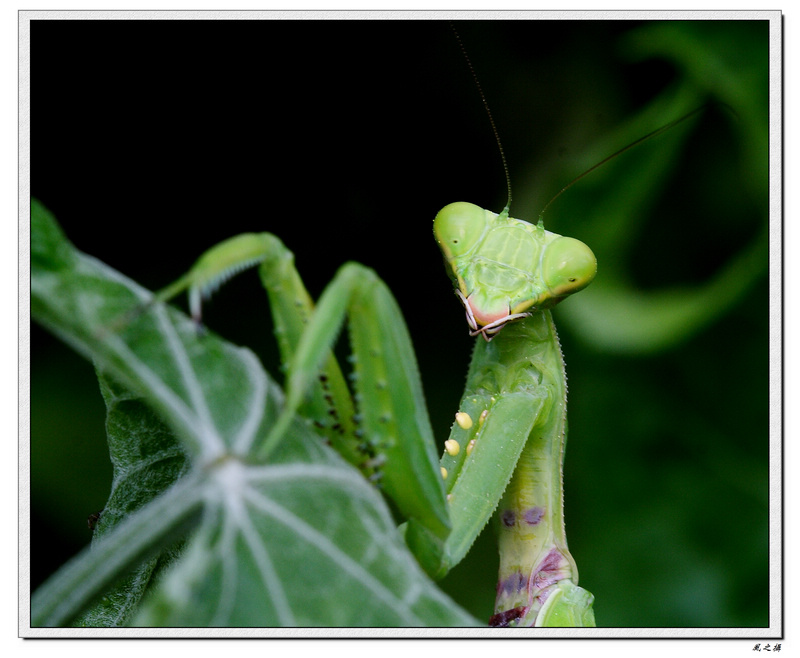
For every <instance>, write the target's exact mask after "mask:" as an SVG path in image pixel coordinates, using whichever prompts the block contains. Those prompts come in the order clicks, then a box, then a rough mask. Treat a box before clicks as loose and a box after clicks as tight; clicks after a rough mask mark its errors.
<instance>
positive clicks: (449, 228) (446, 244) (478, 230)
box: [433, 201, 486, 260]
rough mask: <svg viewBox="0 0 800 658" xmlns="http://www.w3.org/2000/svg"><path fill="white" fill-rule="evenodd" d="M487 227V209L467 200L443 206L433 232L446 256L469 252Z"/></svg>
mask: <svg viewBox="0 0 800 658" xmlns="http://www.w3.org/2000/svg"><path fill="white" fill-rule="evenodd" d="M485 229H486V211H485V210H484V209H483V208H479V207H478V206H476V205H474V204H472V203H466V202H465V201H457V202H456V203H451V204H450V205H447V206H445V207H444V208H442V209H441V210H440V211H439V212H438V213H437V215H436V218H435V219H434V220H433V233H434V235H435V236H436V241H437V242H438V243H439V246H440V247H441V249H442V252H443V253H444V255H445V258H447V259H448V260H449V259H451V258H458V257H459V256H463V255H464V254H466V253H468V252H469V251H470V250H471V249H472V248H473V247H474V246H475V244H476V243H477V242H478V241H479V240H480V238H481V236H482V235H483V232H484V230H485Z"/></svg>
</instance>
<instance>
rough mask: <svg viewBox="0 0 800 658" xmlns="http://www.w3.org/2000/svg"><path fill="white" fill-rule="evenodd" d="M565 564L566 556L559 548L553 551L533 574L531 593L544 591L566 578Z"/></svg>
mask: <svg viewBox="0 0 800 658" xmlns="http://www.w3.org/2000/svg"><path fill="white" fill-rule="evenodd" d="M565 563H566V560H565V559H564V556H563V555H562V554H561V552H560V551H559V550H558V549H557V548H554V549H553V550H551V551H550V552H549V553H548V554H547V555H546V556H545V558H544V560H542V561H541V562H540V563H539V568H538V569H536V570H535V571H534V572H533V573H532V574H531V578H530V585H529V589H530V591H537V590H543V589H544V588H545V587H549V586H550V585H553V584H554V583H557V582H558V581H559V580H561V579H562V578H564V577H565V575H566V574H564V572H563V568H564V566H565Z"/></svg>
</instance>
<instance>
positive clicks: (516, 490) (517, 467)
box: [154, 202, 597, 626]
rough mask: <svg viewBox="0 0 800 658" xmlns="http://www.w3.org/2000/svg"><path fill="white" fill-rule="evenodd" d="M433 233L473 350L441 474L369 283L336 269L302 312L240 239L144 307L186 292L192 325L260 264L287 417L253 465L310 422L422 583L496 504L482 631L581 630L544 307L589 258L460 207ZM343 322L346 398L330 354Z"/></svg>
mask: <svg viewBox="0 0 800 658" xmlns="http://www.w3.org/2000/svg"><path fill="white" fill-rule="evenodd" d="M434 234H435V238H436V240H437V242H438V243H439V246H440V247H441V249H442V253H443V255H444V257H445V261H446V263H447V265H448V268H449V270H450V273H451V275H452V277H453V279H454V281H455V283H456V294H457V296H458V297H459V299H460V300H461V302H462V303H463V305H464V308H465V310H466V315H467V322H468V325H469V328H470V334H471V335H473V336H480V337H481V339H482V340H481V339H479V341H478V346H477V347H476V350H475V352H474V355H473V360H472V365H471V366H470V371H469V375H468V379H467V386H466V391H465V394H464V397H463V398H462V401H461V405H460V407H459V411H458V413H457V415H456V422H454V424H453V427H452V431H451V434H450V438H449V439H448V440H447V441H446V443H445V450H444V454H443V455H442V458H441V461H440V463H438V464H437V461H436V457H435V453H434V450H435V448H434V439H433V431H432V429H431V426H430V422H429V420H428V418H427V414H426V410H425V401H424V397H423V394H422V387H421V383H420V379H419V374H418V372H417V366H416V362H415V358H414V353H413V348H412V346H411V341H410V339H409V336H408V332H407V330H406V328H405V324H404V322H403V319H402V315H401V313H400V310H399V308H398V307H397V304H396V302H395V301H394V299H393V297H392V296H391V293H390V292H389V290H388V288H387V287H386V286H385V284H383V283H382V281H381V280H380V279H379V278H378V277H377V276H376V275H375V273H374V272H373V271H372V270H370V269H368V268H365V267H363V266H361V265H358V264H356V263H348V264H345V265H344V266H343V267H342V268H341V269H340V270H339V272H338V273H337V275H336V276H335V278H334V279H333V281H332V282H331V283H330V284H329V285H328V287H327V288H326V289H325V291H324V292H323V294H322V296H321V297H320V299H319V302H318V304H317V306H316V308H314V306H313V304H312V302H311V298H310V296H309V295H308V293H307V292H306V290H305V287H304V285H303V283H302V281H301V279H300V276H299V274H298V272H297V270H296V269H295V267H294V264H293V260H294V258H293V255H292V254H291V252H289V251H288V249H286V247H285V246H283V244H282V243H281V241H280V240H279V239H278V238H277V237H276V236H274V235H272V234H269V233H263V234H242V235H239V236H237V237H234V238H231V239H229V240H227V241H225V242H223V243H221V244H219V245H217V246H216V247H213V248H212V249H210V250H209V251H208V252H206V253H205V254H204V255H203V256H201V258H200V259H199V260H198V261H197V263H196V264H195V266H194V267H193V268H192V269H191V270H190V271H189V273H188V274H187V275H186V276H184V277H182V278H181V279H179V280H178V281H177V282H175V283H174V284H172V285H170V286H168V287H167V288H165V289H163V290H162V291H161V292H160V293H158V294H156V296H155V297H154V301H166V300H167V299H169V298H171V297H173V296H174V295H175V294H177V293H179V292H181V291H183V290H185V289H188V292H189V299H190V308H191V311H192V315H193V317H194V319H195V321H196V322H198V323H199V322H200V321H201V306H200V304H201V299H202V298H203V297H207V296H208V295H209V294H210V293H211V292H212V291H213V290H215V289H216V288H217V287H218V286H219V285H220V284H221V283H222V282H223V281H224V280H225V279H227V278H228V277H229V276H231V275H232V274H233V273H235V272H237V271H240V270H241V269H243V268H245V267H247V266H252V265H254V264H259V266H260V275H261V279H262V282H263V284H264V287H265V289H266V290H267V293H268V295H269V300H270V306H271V310H272V314H273V318H274V322H275V333H276V335H277V337H278V342H279V347H280V350H281V355H282V359H283V360H284V362H285V363H286V364H287V371H288V374H287V385H286V388H287V397H286V404H285V406H284V409H283V412H282V414H281V416H280V417H279V419H278V421H277V422H276V424H275V426H274V427H273V429H272V431H271V433H270V434H269V436H268V437H267V438H266V440H265V442H264V443H263V445H262V446H261V448H260V452H259V458H261V459H267V458H268V456H269V454H270V452H271V451H272V450H273V449H274V448H275V446H276V445H277V444H278V442H279V441H280V439H281V438H282V437H283V435H284V433H285V432H286V430H287V428H288V427H289V425H290V423H291V421H292V419H293V418H294V417H295V416H296V415H298V414H299V415H301V416H302V417H304V418H306V419H308V422H309V423H310V424H311V425H312V426H313V427H314V429H315V430H316V431H318V432H319V433H321V434H322V435H324V436H325V437H326V439H327V441H329V442H330V443H331V445H333V446H334V447H335V448H336V449H337V450H338V451H339V452H340V454H341V455H342V456H344V457H345V458H346V459H347V460H348V461H350V462H351V463H352V464H353V465H355V466H357V467H358V468H360V469H361V470H362V472H363V473H364V475H365V476H366V477H368V478H370V479H371V480H373V481H376V482H378V483H379V485H380V487H381V488H382V489H383V490H384V491H385V492H386V494H387V495H388V496H389V497H390V498H391V499H392V501H393V502H394V503H395V505H396V506H397V508H398V509H399V510H400V511H401V513H402V514H403V516H404V518H405V519H407V520H406V523H405V524H404V528H403V530H404V534H405V537H406V541H407V543H408V545H409V547H410V548H411V549H412V551H413V552H414V553H415V555H416V557H417V559H418V560H419V562H420V564H421V565H422V566H423V567H424V568H425V570H426V571H427V572H428V573H429V574H430V575H431V576H433V577H434V578H441V577H442V576H444V575H445V574H446V573H447V572H448V571H449V570H450V569H451V568H452V567H453V566H455V565H456V564H458V562H460V561H461V559H463V557H464V556H465V555H466V553H467V552H468V550H469V548H470V546H471V545H472V543H473V542H474V540H475V538H476V537H477V535H478V534H479V533H480V531H481V530H482V529H483V527H484V526H485V525H486V523H487V522H488V521H489V518H490V517H491V516H492V514H493V513H494V511H495V508H497V507H498V504H499V514H498V518H499V523H498V527H499V544H500V556H501V567H500V576H499V582H498V590H497V591H498V596H497V602H496V606H495V610H496V612H495V614H494V615H493V616H492V618H491V620H490V623H491V625H494V626H594V613H593V611H592V602H593V596H592V595H591V594H589V593H588V592H587V591H586V590H584V589H582V588H580V587H578V586H577V569H576V567H575V562H574V560H573V558H572V556H571V555H570V553H569V550H568V548H567V542H566V536H565V532H564V522H563V503H562V491H561V489H562V475H561V469H562V463H563V454H564V440H565V429H566V426H565V423H566V382H565V374H564V362H563V358H562V356H561V351H560V348H559V344H558V338H557V335H556V332H555V326H554V324H553V321H552V317H551V315H550V312H549V310H548V309H549V308H551V307H552V306H554V305H555V304H556V303H558V302H560V301H561V300H562V299H564V298H566V297H567V296H569V295H570V294H573V293H574V292H577V291H579V290H581V289H583V288H584V287H586V286H587V285H588V284H589V283H590V282H591V281H592V279H593V278H594V276H595V273H596V269H597V263H596V260H595V257H594V254H593V253H592V252H591V250H590V249H589V248H588V247H587V246H586V245H584V244H583V243H581V242H579V241H578V240H575V239H573V238H568V237H562V236H559V235H557V234H554V233H550V232H549V231H545V229H544V227H543V225H542V223H541V221H540V222H539V224H538V225H536V226H534V225H532V224H529V223H527V222H524V221H522V220H517V219H513V218H511V217H509V215H508V209H505V210H504V211H503V212H502V213H501V214H499V215H497V214H494V213H491V212H489V211H485V210H483V209H481V208H479V207H478V206H475V205H473V204H469V203H464V202H458V203H453V204H450V205H448V206H447V207H445V208H444V209H442V210H441V211H440V212H439V213H438V214H437V216H436V218H435V220H434ZM345 316H348V317H349V327H350V338H351V344H352V348H353V357H352V360H353V363H354V373H353V377H352V378H353V387H354V395H353V396H352V398H351V396H350V393H349V391H348V387H347V385H346V383H345V378H344V376H343V374H342V370H341V368H340V367H339V366H338V364H337V363H336V360H335V359H334V357H333V356H332V354H331V351H330V350H331V348H332V346H333V343H334V342H335V340H336V337H337V334H338V329H339V327H340V326H341V325H342V323H343V321H344V318H345Z"/></svg>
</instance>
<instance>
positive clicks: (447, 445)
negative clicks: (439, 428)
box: [444, 439, 461, 457]
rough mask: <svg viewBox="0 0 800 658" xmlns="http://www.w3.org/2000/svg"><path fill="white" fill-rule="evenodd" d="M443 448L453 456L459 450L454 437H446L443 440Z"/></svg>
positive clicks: (459, 447)
mask: <svg viewBox="0 0 800 658" xmlns="http://www.w3.org/2000/svg"><path fill="white" fill-rule="evenodd" d="M444 449H445V450H447V454H448V455H450V456H451V457H455V456H456V455H457V454H458V452H459V450H461V446H460V445H459V444H458V441H456V440H455V439H447V441H445V442H444Z"/></svg>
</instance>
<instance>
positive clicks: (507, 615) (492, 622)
mask: <svg viewBox="0 0 800 658" xmlns="http://www.w3.org/2000/svg"><path fill="white" fill-rule="evenodd" d="M526 612H528V606H526V605H518V606H517V607H516V608H511V609H510V610H503V612H498V613H497V614H496V615H492V616H491V617H489V626H491V627H493V628H505V627H506V626H508V625H509V624H510V623H511V622H512V621H514V620H515V619H519V618H520V617H523V616H525V613H526Z"/></svg>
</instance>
